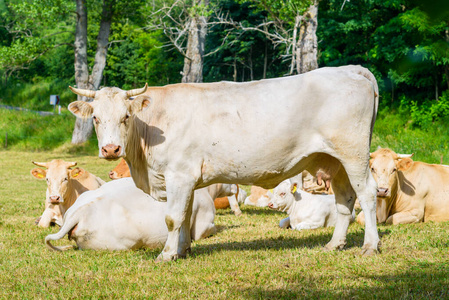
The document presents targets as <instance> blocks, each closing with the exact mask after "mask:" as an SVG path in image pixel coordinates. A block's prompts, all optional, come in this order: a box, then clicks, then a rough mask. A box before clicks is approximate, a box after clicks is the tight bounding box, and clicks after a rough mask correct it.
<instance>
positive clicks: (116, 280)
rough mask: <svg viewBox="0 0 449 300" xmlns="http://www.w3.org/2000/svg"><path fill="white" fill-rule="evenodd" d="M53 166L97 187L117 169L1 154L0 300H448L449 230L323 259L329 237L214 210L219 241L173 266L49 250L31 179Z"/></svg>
mask: <svg viewBox="0 0 449 300" xmlns="http://www.w3.org/2000/svg"><path fill="white" fill-rule="evenodd" d="M53 158H63V159H65V160H68V161H77V162H78V164H79V166H81V167H84V168H86V169H87V170H89V171H91V172H93V173H95V174H96V175H98V176H100V177H102V178H103V179H106V178H107V172H108V171H109V170H110V169H111V168H112V167H113V166H114V165H115V162H107V161H104V160H100V159H98V158H96V157H95V156H93V155H88V156H86V155H74V154H67V152H66V151H64V152H62V151H59V152H34V153H33V152H21V151H2V152H0V170H1V171H2V172H1V175H0V216H1V217H0V298H3V299H11V298H15V299H17V298H20V299H28V298H50V299H52V298H57V299H62V298H127V299H130V298H145V299H186V298H187V299H192V298H196V299H212V298H215V299H262V298H272V299H280V298H282V299H298V298H308V299H316V298H325V299H335V298H343V299H349V298H351V299H374V298H380V299H424V298H425V299H429V298H438V299H443V298H446V299H447V298H449V287H448V286H449V253H448V250H449V236H448V232H449V222H444V223H426V224H415V225H400V226H383V225H382V226H379V232H380V234H381V241H382V248H381V249H382V253H381V254H379V255H375V256H371V257H362V256H361V255H360V247H361V246H362V244H363V235H364V229H363V227H361V226H359V225H358V224H352V225H351V226H350V228H349V233H348V238H347V246H346V249H345V250H343V251H339V252H323V251H322V246H324V245H325V244H326V243H327V242H328V241H329V240H330V238H331V235H332V229H326V228H323V229H318V230H313V231H303V232H298V231H293V230H281V229H280V228H278V226H277V224H278V222H279V220H280V219H281V218H283V217H284V216H285V215H284V214H283V213H278V212H274V211H270V210H268V209H260V208H253V207H249V206H243V207H242V211H243V215H242V216H240V217H235V216H234V215H233V214H232V213H231V212H230V210H229V209H228V210H223V211H219V212H218V213H217V217H216V224H217V226H218V227H219V232H218V234H216V235H215V236H213V237H211V238H208V239H204V240H201V241H197V242H194V243H193V245H192V253H191V255H190V256H189V257H188V258H187V259H184V260H179V261H176V262H170V263H162V264H160V263H155V262H154V258H156V256H157V255H158V253H159V251H160V249H158V250H149V249H147V250H139V251H120V252H109V251H76V250H70V251H66V252H63V253H57V252H52V251H50V250H47V248H46V247H45V246H44V244H43V239H44V237H45V236H46V235H47V234H50V233H53V232H56V231H57V230H58V228H56V227H53V228H49V229H40V228H37V227H36V226H35V225H34V220H35V218H36V217H38V216H39V215H40V214H41V213H42V211H43V207H44V204H43V201H44V197H45V189H46V185H45V182H44V181H39V180H36V179H34V178H33V177H32V176H31V175H30V173H29V171H30V170H31V169H32V168H33V166H34V165H33V164H31V161H32V160H35V161H48V160H50V159H53ZM68 243H70V242H69V241H68V240H67V239H64V240H63V241H61V242H60V243H57V244H59V245H65V244H68Z"/></svg>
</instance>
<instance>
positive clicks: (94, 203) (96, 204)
mask: <svg viewBox="0 0 449 300" xmlns="http://www.w3.org/2000/svg"><path fill="white" fill-rule="evenodd" d="M235 189H236V186H235V185H231V184H213V185H211V186H209V187H206V188H202V189H198V190H195V200H194V201H193V208H192V218H191V223H190V234H191V236H192V238H193V239H194V240H198V239H201V238H204V237H207V236H210V235H212V234H214V233H215V232H216V227H215V224H214V218H215V208H214V205H213V201H212V199H213V198H216V197H219V196H227V195H230V194H232V191H233V190H235ZM167 206H168V204H167V203H166V202H160V201H156V200H155V199H154V198H152V197H151V196H149V195H148V194H146V193H144V192H143V191H142V190H140V189H138V188H137V187H136V185H135V184H134V181H133V180H132V178H123V179H117V180H114V181H111V182H108V183H106V184H104V185H103V186H102V187H101V188H99V189H97V190H95V191H90V192H87V193H84V194H82V195H81V196H80V197H79V198H78V199H77V201H76V202H75V204H74V205H73V206H72V207H71V208H70V209H69V210H68V211H67V213H66V214H65V216H64V225H63V226H62V227H61V229H60V231H59V232H58V233H55V234H51V235H48V236H47V237H46V238H45V242H46V244H47V246H48V247H49V248H50V249H53V250H66V249H69V248H72V246H64V247H55V246H53V245H52V244H51V241H54V240H59V239H62V238H63V237H64V236H65V235H66V234H68V235H69V239H71V240H74V241H75V242H76V244H77V246H78V247H79V248H80V249H94V250H100V249H107V250H126V249H137V248H141V247H148V248H158V247H162V246H163V245H164V243H165V241H166V240H167V234H168V229H167V225H166V224H165V213H166V211H167Z"/></svg>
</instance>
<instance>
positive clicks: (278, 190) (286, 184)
mask: <svg viewBox="0 0 449 300" xmlns="http://www.w3.org/2000/svg"><path fill="white" fill-rule="evenodd" d="M297 187H298V184H297V183H296V182H295V183H292V182H291V181H290V180H284V181H282V182H281V183H280V184H279V185H278V186H277V187H275V188H274V190H273V191H272V192H271V191H270V192H268V193H267V195H268V197H269V198H270V201H268V207H269V208H271V209H275V210H280V211H286V210H288V209H289V208H290V206H291V205H292V203H293V202H294V201H295V200H296V199H295V195H294V194H295V192H296V190H297Z"/></svg>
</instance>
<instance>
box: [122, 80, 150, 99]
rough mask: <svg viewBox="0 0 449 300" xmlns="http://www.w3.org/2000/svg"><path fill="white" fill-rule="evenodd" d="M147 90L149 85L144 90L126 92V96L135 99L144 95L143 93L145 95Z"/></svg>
mask: <svg viewBox="0 0 449 300" xmlns="http://www.w3.org/2000/svg"><path fill="white" fill-rule="evenodd" d="M147 88H148V84H146V83H145V86H144V87H143V88H141V89H134V90H129V91H127V92H126V96H128V98H129V97H133V96H137V95H140V94H143V93H145V91H146V90H147Z"/></svg>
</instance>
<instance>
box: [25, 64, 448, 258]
mask: <svg viewBox="0 0 449 300" xmlns="http://www.w3.org/2000/svg"><path fill="white" fill-rule="evenodd" d="M71 90H72V91H73V92H74V93H75V94H78V95H80V96H84V97H90V98H93V99H94V100H93V101H92V102H90V103H88V102H84V101H75V102H73V103H71V104H70V105H69V110H70V111H71V112H72V113H73V114H74V115H76V116H77V117H81V118H88V117H92V119H93V122H94V126H95V130H96V133H97V137H98V146H99V157H100V158H105V159H112V160H116V159H118V158H120V157H123V158H124V160H122V161H121V162H120V163H119V165H118V166H117V167H116V169H114V170H113V171H111V172H110V173H109V176H110V178H111V179H114V180H113V181H111V182H108V183H105V182H104V181H103V180H101V179H100V178H98V177H96V176H95V175H93V174H91V173H89V172H88V171H86V170H84V169H81V168H78V167H76V168H74V167H75V165H76V163H75V162H64V161H61V160H53V161H51V162H48V163H34V164H36V165H38V166H40V167H44V168H45V169H40V168H35V169H33V170H32V171H31V173H32V175H33V176H35V177H36V178H40V179H43V178H46V180H47V184H48V187H47V197H46V204H45V211H44V213H43V214H42V216H41V217H40V219H38V221H37V223H38V225H39V226H42V227H48V226H49V225H50V224H51V223H55V224H57V225H59V226H61V229H60V231H59V232H58V233H56V234H52V235H49V236H47V237H46V239H45V241H46V244H47V245H48V247H50V248H51V249H55V250H62V249H65V248H70V247H71V246H67V247H56V246H53V245H52V244H51V241H53V240H58V239H61V238H63V237H64V236H65V235H66V234H68V236H69V239H72V240H74V241H75V242H76V244H77V246H78V247H79V248H82V249H110V250H121V249H135V248H139V247H159V246H162V245H164V244H165V246H164V248H163V251H162V253H161V254H160V255H159V257H158V260H173V259H177V258H178V257H184V256H185V255H186V252H187V250H188V249H189V248H190V243H191V240H192V239H193V240H196V239H200V238H204V237H207V236H210V235H211V234H214V233H215V232H216V228H215V225H214V217H215V211H216V208H223V207H227V206H228V205H230V206H231V209H232V210H233V211H234V213H235V214H236V215H239V214H241V211H240V209H239V203H244V204H246V205H256V206H267V207H268V208H270V209H275V210H280V211H284V212H286V213H287V214H288V217H287V218H285V219H283V220H281V221H280V224H279V226H280V227H282V228H288V227H291V228H292V229H297V230H303V229H314V228H319V227H323V226H326V227H327V226H333V227H335V230H334V234H333V237H332V239H331V241H330V242H329V243H328V244H327V245H326V246H325V248H326V249H328V250H332V249H341V248H343V247H344V245H345V244H346V233H347V229H348V226H349V224H350V223H351V222H353V221H354V219H355V209H354V207H357V205H359V207H360V208H361V209H362V212H360V213H359V215H358V216H357V222H359V223H361V224H365V241H364V246H363V253H364V254H372V253H375V252H376V251H377V250H378V244H379V236H378V233H377V225H376V224H377V222H380V223H384V222H385V223H388V224H401V223H414V222H422V221H424V222H426V221H443V220H449V200H448V199H449V198H448V197H446V193H447V191H449V189H448V188H446V186H447V184H445V180H444V179H445V178H447V175H449V174H448V172H449V167H448V166H442V165H431V164H426V163H422V162H414V161H413V160H412V159H411V158H410V157H411V155H400V154H396V153H395V152H393V151H392V150H389V149H379V150H377V151H376V152H374V153H370V152H369V148H370V143H371V136H372V130H373V126H374V122H375V117H376V114H377V108H378V87H377V82H376V80H375V78H374V76H373V75H372V73H371V72H369V70H367V69H365V68H363V67H360V66H343V67H338V68H321V69H317V70H314V71H311V72H308V73H305V74H301V75H297V76H290V77H285V78H277V79H269V80H261V81H253V82H247V83H234V82H219V83H202V84H174V85H168V86H164V87H150V88H149V87H147V86H146V85H145V87H144V88H142V89H135V90H129V91H124V90H121V89H119V88H103V89H101V90H99V91H90V90H81V89H76V88H72V87H71ZM134 97H135V98H134ZM245 145H251V147H246V146H245ZM256 145H257V147H256ZM125 161H126V162H125ZM305 170H307V171H305ZM296 174H299V175H296ZM130 176H131V177H132V178H130ZM237 184H245V185H252V187H251V193H250V195H249V196H248V197H246V192H245V191H244V190H242V189H241V188H240V187H239V186H238V185H237ZM270 188H273V189H272V190H270ZM376 194H377V200H376ZM223 197H225V198H223ZM356 199H357V201H358V203H356ZM75 200H76V201H75Z"/></svg>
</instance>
